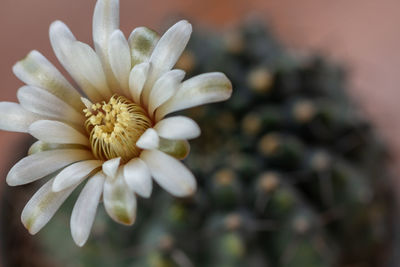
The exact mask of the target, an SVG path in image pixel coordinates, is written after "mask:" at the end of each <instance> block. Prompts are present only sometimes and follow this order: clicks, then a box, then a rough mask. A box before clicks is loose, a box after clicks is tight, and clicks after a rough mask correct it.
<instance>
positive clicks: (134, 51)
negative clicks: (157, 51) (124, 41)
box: [128, 27, 160, 66]
mask: <svg viewBox="0 0 400 267" xmlns="http://www.w3.org/2000/svg"><path fill="white" fill-rule="evenodd" d="M159 39H160V36H159V35H158V34H157V33H156V32H155V31H153V30H151V29H149V28H146V27H138V28H136V29H134V30H133V31H132V33H131V35H130V36H129V39H128V42H129V46H130V49H131V58H132V66H135V65H137V64H140V63H142V62H146V61H148V60H149V58H150V56H151V53H152V52H153V50H154V47H155V46H156V44H157V42H158V40H159Z"/></svg>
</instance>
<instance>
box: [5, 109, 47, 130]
mask: <svg viewBox="0 0 400 267" xmlns="http://www.w3.org/2000/svg"><path fill="white" fill-rule="evenodd" d="M40 119H42V117H41V116H39V115H38V114H34V113H32V112H30V111H28V110H26V109H24V108H23V107H22V106H21V105H19V104H17V103H12V102H0V129H1V130H4V131H12V132H21V133H26V132H28V130H29V125H31V124H32V123H33V122H34V121H37V120H40Z"/></svg>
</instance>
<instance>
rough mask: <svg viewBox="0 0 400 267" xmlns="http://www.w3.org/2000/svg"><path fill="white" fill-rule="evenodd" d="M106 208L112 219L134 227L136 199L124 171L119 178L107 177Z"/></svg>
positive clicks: (105, 187)
mask: <svg viewBox="0 0 400 267" xmlns="http://www.w3.org/2000/svg"><path fill="white" fill-rule="evenodd" d="M103 200H104V207H105V209H106V211H107V213H108V215H110V217H111V218H112V219H113V220H114V221H116V222H118V223H121V224H125V225H132V224H133V223H134V221H135V218H136V197H135V194H134V193H133V192H132V191H131V190H130V189H129V187H128V186H127V185H126V183H125V180H124V177H123V174H122V169H120V170H119V171H118V174H117V177H116V178H115V179H114V178H112V177H107V179H106V182H105V183H104V189H103Z"/></svg>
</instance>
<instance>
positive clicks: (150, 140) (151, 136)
mask: <svg viewBox="0 0 400 267" xmlns="http://www.w3.org/2000/svg"><path fill="white" fill-rule="evenodd" d="M159 143H160V138H159V137H158V134H157V132H156V131H155V130H154V129H152V128H149V129H147V130H146V131H145V132H144V133H143V134H142V136H140V138H139V140H138V141H137V142H136V146H138V147H140V148H142V149H155V148H158V145H159Z"/></svg>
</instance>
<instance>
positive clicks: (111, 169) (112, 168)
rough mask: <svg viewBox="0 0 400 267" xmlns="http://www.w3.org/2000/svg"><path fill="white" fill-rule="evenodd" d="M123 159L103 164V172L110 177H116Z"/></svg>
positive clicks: (114, 159)
mask: <svg viewBox="0 0 400 267" xmlns="http://www.w3.org/2000/svg"><path fill="white" fill-rule="evenodd" d="M120 161H121V158H113V159H110V160H108V161H106V162H104V163H103V172H104V173H105V174H106V175H107V176H109V177H115V176H116V174H117V171H118V167H119V163H120Z"/></svg>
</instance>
